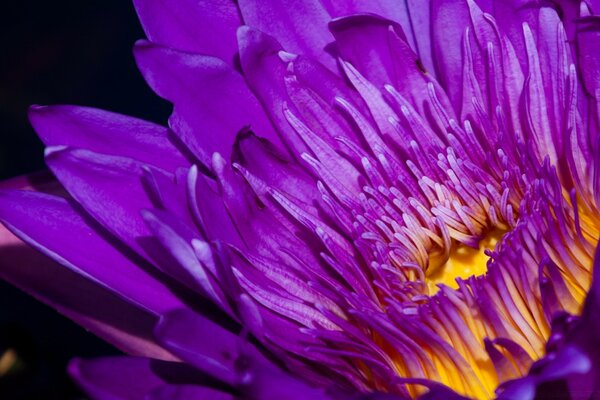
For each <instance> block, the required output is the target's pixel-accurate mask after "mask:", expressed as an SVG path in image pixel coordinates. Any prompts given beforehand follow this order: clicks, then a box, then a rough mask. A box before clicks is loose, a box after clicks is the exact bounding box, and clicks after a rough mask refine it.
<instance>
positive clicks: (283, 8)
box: [238, 0, 337, 71]
mask: <svg viewBox="0 0 600 400" xmlns="http://www.w3.org/2000/svg"><path fill="white" fill-rule="evenodd" d="M238 4H239V7H240V11H241V13H242V17H243V19H244V23H245V24H246V25H248V26H250V27H252V28H255V29H257V30H259V31H261V32H264V33H266V34H268V35H271V36H273V37H274V38H275V39H277V40H278V41H279V42H280V43H281V44H282V45H283V48H284V49H285V50H286V51H290V52H293V53H296V54H304V55H306V56H309V57H312V58H314V59H316V60H318V61H319V62H321V63H322V64H323V65H325V66H327V67H328V68H330V69H331V70H333V71H335V70H337V68H336V65H335V60H334V58H333V57H332V56H331V55H330V54H328V53H327V52H326V50H325V47H326V46H327V45H328V44H329V43H331V42H333V37H332V36H331V34H330V33H329V31H328V30H327V22H329V20H330V19H331V16H330V15H329V13H328V12H327V10H326V9H325V7H323V5H322V4H321V2H320V1H319V0H283V1H268V0H240V1H239V2H238Z"/></svg>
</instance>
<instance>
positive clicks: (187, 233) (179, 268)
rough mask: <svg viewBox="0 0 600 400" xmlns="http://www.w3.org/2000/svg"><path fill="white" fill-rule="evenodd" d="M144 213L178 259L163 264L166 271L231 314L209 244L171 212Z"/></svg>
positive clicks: (150, 225)
mask: <svg viewBox="0 0 600 400" xmlns="http://www.w3.org/2000/svg"><path fill="white" fill-rule="evenodd" d="M142 215H143V217H144V220H145V221H146V223H147V224H148V226H149V228H150V229H151V230H152V232H153V233H154V236H155V237H156V238H157V239H158V241H159V242H160V244H161V245H162V246H163V247H164V250H165V251H166V252H168V253H169V254H170V255H171V256H172V257H173V260H174V261H175V262H172V260H169V261H171V262H168V263H162V264H161V267H162V268H163V270H164V271H165V272H166V273H168V274H169V275H171V276H173V277H174V278H176V279H178V280H179V281H180V282H182V283H183V284H185V285H188V286H190V287H192V288H193V289H195V290H197V291H198V292H200V293H202V295H204V297H206V298H207V299H210V300H212V301H213V302H214V303H215V304H218V305H219V307H220V308H221V309H223V310H225V311H228V312H229V313H231V309H230V307H229V305H228V304H227V299H226V297H225V295H224V293H223V291H222V289H221V287H220V285H219V283H218V280H216V278H217V277H218V275H217V271H216V267H214V264H215V261H214V259H213V255H212V253H211V250H210V246H209V245H208V244H207V243H205V242H203V241H201V240H200V238H199V235H198V234H197V233H196V232H194V231H193V230H192V229H190V228H189V227H187V226H186V225H184V224H183V223H181V222H180V221H179V220H178V219H177V218H175V217H174V216H172V215H170V214H167V213H164V212H160V211H159V210H154V211H143V212H142Z"/></svg>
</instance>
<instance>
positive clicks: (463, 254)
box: [425, 229, 506, 295]
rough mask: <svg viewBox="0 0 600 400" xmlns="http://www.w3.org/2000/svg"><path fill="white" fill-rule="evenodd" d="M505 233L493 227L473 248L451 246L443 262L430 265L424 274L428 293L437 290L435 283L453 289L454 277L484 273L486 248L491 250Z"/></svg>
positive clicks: (454, 285) (460, 245) (454, 284)
mask: <svg viewBox="0 0 600 400" xmlns="http://www.w3.org/2000/svg"><path fill="white" fill-rule="evenodd" d="M505 233H506V231H505V230H502V229H494V230H492V231H491V232H489V233H488V234H487V235H486V236H484V238H483V239H482V240H481V241H480V242H479V247H477V248H473V247H470V246H467V245H464V244H458V245H455V246H453V248H452V249H451V250H450V257H448V259H447V260H446V262H445V263H442V264H440V265H432V266H431V267H430V268H429V269H428V270H427V273H426V275H425V277H426V278H427V287H428V289H429V294H430V295H433V294H435V293H436V292H437V291H438V287H437V285H439V284H444V285H446V286H450V287H451V288H453V289H456V288H458V285H457V283H456V278H462V279H466V278H468V277H470V276H473V275H475V276H477V275H483V274H485V271H486V269H487V261H488V259H489V257H488V256H487V255H486V254H485V251H486V250H487V249H489V250H493V249H494V247H495V246H496V243H498V242H499V241H500V239H502V235H504V234H505Z"/></svg>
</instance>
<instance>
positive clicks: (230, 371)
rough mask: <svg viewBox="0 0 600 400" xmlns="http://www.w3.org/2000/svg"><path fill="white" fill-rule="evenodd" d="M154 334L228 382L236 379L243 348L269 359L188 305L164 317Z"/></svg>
mask: <svg viewBox="0 0 600 400" xmlns="http://www.w3.org/2000/svg"><path fill="white" fill-rule="evenodd" d="M155 335H156V338H157V340H158V341H159V342H160V343H162V344H163V345H164V346H165V347H166V348H167V349H169V350H170V351H172V352H173V353H175V354H177V356H179V357H181V358H182V359H183V360H185V361H186V362H189V363H190V364H191V365H193V366H195V367H196V368H198V369H199V370H201V371H203V372H205V373H206V374H208V375H210V376H213V377H215V378H217V379H219V380H221V381H223V382H226V383H229V384H233V383H235V382H237V372H236V365H235V364H236V361H237V360H238V358H239V356H240V352H244V353H246V354H248V355H249V356H251V357H252V358H253V359H256V360H258V362H260V363H267V361H266V360H265V359H264V357H262V355H261V354H260V353H259V352H258V350H256V349H255V348H254V346H253V345H252V344H250V343H248V342H245V339H244V338H242V337H239V336H238V335H236V334H235V333H232V332H230V331H228V330H226V329H225V328H223V327H221V326H219V325H217V324H215V323H214V322H212V321H210V320H208V319H206V318H205V317H203V316H200V315H198V314H195V313H193V312H192V311H189V310H187V309H181V310H177V311H173V312H171V313H169V314H167V315H166V316H164V317H162V318H161V320H160V322H159V324H158V325H157V326H156V330H155Z"/></svg>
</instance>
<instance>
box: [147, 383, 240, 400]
mask: <svg viewBox="0 0 600 400" xmlns="http://www.w3.org/2000/svg"><path fill="white" fill-rule="evenodd" d="M236 399H237V397H234V396H233V395H232V394H230V393H225V392H221V391H219V390H215V389H210V388H206V387H201V386H195V385H165V386H162V387H161V388H159V389H156V390H154V391H152V393H150V394H149V395H147V397H146V398H145V399H144V400H236Z"/></svg>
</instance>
